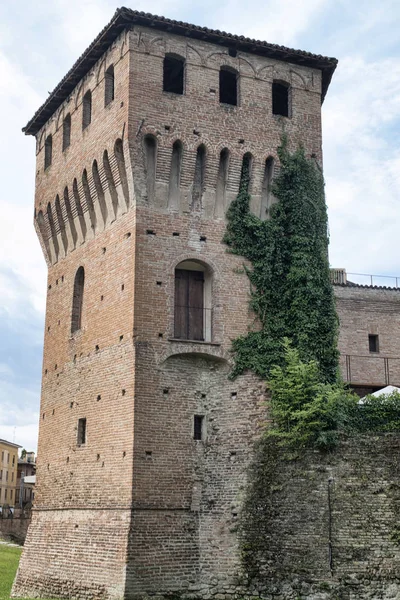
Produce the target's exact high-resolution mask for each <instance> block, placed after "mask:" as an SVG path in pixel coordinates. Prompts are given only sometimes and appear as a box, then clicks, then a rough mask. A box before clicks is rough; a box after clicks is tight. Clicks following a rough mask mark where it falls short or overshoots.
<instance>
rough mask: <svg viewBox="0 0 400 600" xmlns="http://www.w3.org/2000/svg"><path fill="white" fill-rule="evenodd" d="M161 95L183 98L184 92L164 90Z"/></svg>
mask: <svg viewBox="0 0 400 600" xmlns="http://www.w3.org/2000/svg"><path fill="white" fill-rule="evenodd" d="M162 93H163V95H165V96H170V97H172V98H183V97H184V96H185V92H182V94H181V93H180V92H167V91H166V90H163V91H162Z"/></svg>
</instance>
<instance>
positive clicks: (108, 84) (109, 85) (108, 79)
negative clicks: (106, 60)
mask: <svg viewBox="0 0 400 600" xmlns="http://www.w3.org/2000/svg"><path fill="white" fill-rule="evenodd" d="M113 100H114V66H113V65H111V66H110V67H108V69H107V71H106V74H105V77H104V106H107V105H108V104H110V102H112V101H113Z"/></svg>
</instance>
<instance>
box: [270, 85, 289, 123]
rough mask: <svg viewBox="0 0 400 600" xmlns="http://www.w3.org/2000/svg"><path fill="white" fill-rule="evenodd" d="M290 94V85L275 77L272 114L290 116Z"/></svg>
mask: <svg viewBox="0 0 400 600" xmlns="http://www.w3.org/2000/svg"><path fill="white" fill-rule="evenodd" d="M290 96H291V94H290V85H289V84H288V83H287V82H286V81H279V80H276V79H275V80H274V81H273V83H272V114H274V115H280V116H281V117H290V116H291V106H290Z"/></svg>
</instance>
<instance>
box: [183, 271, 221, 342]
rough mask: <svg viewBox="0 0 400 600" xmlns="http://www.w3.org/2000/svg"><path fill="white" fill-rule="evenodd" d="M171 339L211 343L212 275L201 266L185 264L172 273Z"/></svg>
mask: <svg viewBox="0 0 400 600" xmlns="http://www.w3.org/2000/svg"><path fill="white" fill-rule="evenodd" d="M174 317H175V318H174V337H175V338H176V339H182V340H194V341H211V325H212V308H211V273H210V270H209V269H208V268H207V267H206V266H205V265H204V264H203V263H200V262H197V261H194V260H185V261H183V262H181V263H179V265H177V267H176V269H175V311H174Z"/></svg>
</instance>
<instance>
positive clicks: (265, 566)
mask: <svg viewBox="0 0 400 600" xmlns="http://www.w3.org/2000/svg"><path fill="white" fill-rule="evenodd" d="M261 448H262V449H260V452H259V455H258V457H257V460H256V462H255V467H254V470H253V473H252V478H251V479H252V484H251V485H250V487H249V489H248V494H247V502H246V504H245V510H244V511H243V515H242V524H241V530H242V543H241V546H242V553H243V554H242V556H243V558H244V564H245V566H246V568H245V576H246V578H247V584H248V587H247V590H248V592H247V593H248V594H249V595H251V596H261V597H264V598H268V599H273V600H277V599H282V600H283V599H284V600H289V599H290V600H292V599H293V600H294V599H296V600H297V599H298V598H301V599H308V600H311V599H312V600H316V599H318V600H328V599H335V600H336V599H340V600H356V599H357V600H367V599H368V600H378V599H389V598H392V599H395V598H400V435H399V434H387V435H384V434H380V435H365V436H357V437H352V438H351V439H344V440H342V442H341V444H340V446H339V447H338V448H337V449H336V450H335V451H334V452H332V453H328V454H321V453H320V452H311V451H309V452H306V453H305V454H303V455H300V456H298V457H293V456H289V457H288V456H284V452H283V451H282V450H279V451H277V449H276V446H275V447H274V446H273V445H268V444H265V445H263V446H262V447H261ZM244 595H247V594H244Z"/></svg>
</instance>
